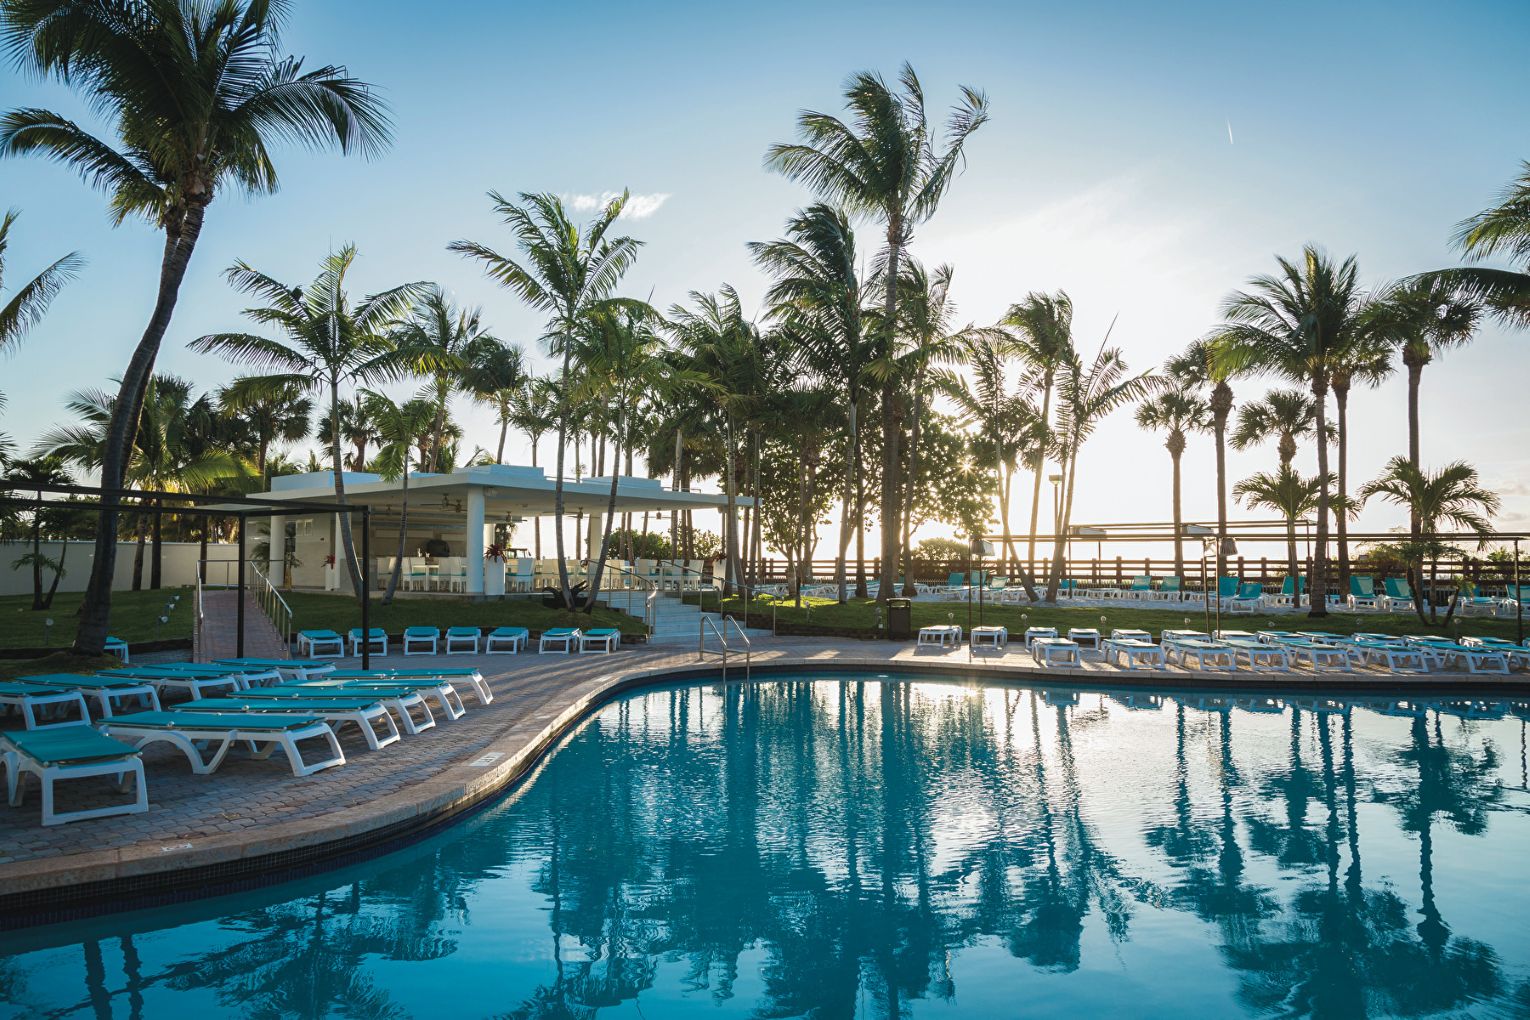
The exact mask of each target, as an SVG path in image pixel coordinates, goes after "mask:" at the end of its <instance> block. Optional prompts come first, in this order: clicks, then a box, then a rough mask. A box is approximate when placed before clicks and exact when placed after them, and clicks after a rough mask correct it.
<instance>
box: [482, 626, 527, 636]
mask: <svg viewBox="0 0 1530 1020" xmlns="http://www.w3.org/2000/svg"><path fill="white" fill-rule="evenodd" d="M529 633H531V632H530V631H528V630H527V629H526V628H525V627H495V628H494V629H493V630H492V631H490V632H489V636H490V637H519V636H520V635H522V634H529Z"/></svg>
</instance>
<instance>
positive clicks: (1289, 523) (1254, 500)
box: [1233, 464, 1322, 599]
mask: <svg viewBox="0 0 1530 1020" xmlns="http://www.w3.org/2000/svg"><path fill="white" fill-rule="evenodd" d="M1321 489H1322V481H1321V480H1320V479H1318V478H1316V477H1313V478H1303V477H1302V476H1301V475H1299V474H1297V473H1296V469H1295V468H1293V467H1291V465H1290V464H1281V465H1280V469H1279V470H1277V471H1275V472H1268V471H1261V472H1259V473H1258V474H1254V475H1250V476H1249V477H1248V478H1245V479H1243V481H1241V482H1239V483H1238V484H1237V485H1234V486H1233V496H1234V498H1236V499H1241V500H1243V505H1244V506H1247V507H1249V508H1250V509H1255V508H1259V509H1264V510H1273V511H1274V512H1275V513H1278V514H1280V516H1281V517H1282V518H1284V519H1285V522H1286V576H1288V577H1289V578H1291V591H1292V593H1293V595H1294V597H1295V598H1297V599H1300V598H1301V583H1300V581H1299V578H1300V577H1301V566H1300V564H1299V563H1298V561H1297V556H1296V522H1297V521H1299V520H1301V518H1303V517H1305V516H1306V515H1307V514H1310V513H1312V512H1313V511H1314V510H1316V509H1317V506H1318V499H1319V497H1320V496H1321Z"/></svg>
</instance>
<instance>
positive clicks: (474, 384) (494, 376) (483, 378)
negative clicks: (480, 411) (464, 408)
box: [466, 343, 529, 464]
mask: <svg viewBox="0 0 1530 1020" xmlns="http://www.w3.org/2000/svg"><path fill="white" fill-rule="evenodd" d="M476 353H477V357H476V358H475V359H474V360H473V363H472V364H471V365H469V367H468V371H467V376H466V382H467V391H468V393H469V394H471V395H472V397H473V399H474V400H475V401H477V402H478V403H480V404H483V405H485V406H486V407H490V408H492V409H493V410H494V420H495V421H497V422H498V423H499V443H498V445H497V446H495V448H494V463H496V464H503V463H504V462H505V437H506V436H507V435H508V434H509V432H510V426H511V425H513V424H514V423H515V412H516V407H517V401H519V399H520V395H521V393H522V392H524V391H525V389H526V384H527V382H528V381H529V378H528V376H527V374H526V352H525V351H523V350H521V348H520V347H518V346H516V345H515V344H507V343H496V344H485V345H484V346H483V348H482V349H481V350H479V351H478V352H476Z"/></svg>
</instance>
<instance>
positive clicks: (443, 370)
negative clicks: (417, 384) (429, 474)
mask: <svg viewBox="0 0 1530 1020" xmlns="http://www.w3.org/2000/svg"><path fill="white" fill-rule="evenodd" d="M482 316H483V313H482V312H481V311H480V310H479V309H476V308H473V309H458V308H457V307H456V306H454V305H453V304H452V303H451V300H450V299H449V298H447V296H446V294H445V292H443V291H442V290H441V288H440V287H431V288H430V289H429V290H428V291H427V292H426V294H425V296H424V297H423V298H421V299H420V301H419V303H418V304H416V305H415V306H414V308H413V309H412V310H411V312H410V314H409V318H407V319H405V320H404V321H403V322H401V323H399V324H398V326H397V327H396V328H395V329H394V331H393V342H394V344H395V345H396V346H397V348H398V351H399V355H400V357H402V358H404V359H406V360H407V361H408V362H409V363H410V369H411V370H412V371H413V372H414V374H416V375H422V376H426V377H428V378H429V379H430V380H431V385H432V388H433V390H434V394H435V396H434V399H435V407H436V413H435V418H434V419H433V422H432V425H431V429H430V455H429V457H428V458H427V459H426V461H425V463H424V464H423V465H421V469H422V470H424V471H439V470H440V469H441V443H442V441H443V438H444V437H443V435H442V428H443V427H444V426H445V424H446V404H447V401H448V400H450V399H451V395H452V394H453V393H455V392H457V391H459V390H465V389H470V388H471V381H472V380H471V378H470V377H471V375H472V373H473V372H474V371H475V370H477V369H478V368H479V366H480V365H482V364H483V362H485V361H486V360H487V359H489V358H492V357H495V356H496V354H495V352H496V351H502V350H504V344H502V343H501V342H500V341H499V340H497V339H496V338H495V337H493V336H492V335H490V333H489V331H488V329H487V328H486V327H485V326H484V325H483V321H482ZM378 406H381V405H378Z"/></svg>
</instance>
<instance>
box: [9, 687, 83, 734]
mask: <svg viewBox="0 0 1530 1020" xmlns="http://www.w3.org/2000/svg"><path fill="white" fill-rule="evenodd" d="M0 705H10V706H11V707H13V708H16V709H18V710H20V712H21V721H22V724H23V725H24V726H25V727H26V728H27V729H29V730H46V729H52V728H53V727H55V726H78V725H79V724H80V723H86V724H87V725H88V724H89V723H90V709H89V708H88V707H86V705H85V698H84V696H83V695H82V694H80V691H79V689H78V688H75V689H69V688H68V685H67V684H59V685H58V689H57V690H49V689H48V688H46V687H39V688H37V692H36V693H35V694H32V693H18V694H4V693H0ZM48 705H74V706H75V710H76V711H78V712H79V713H80V716H79V718H78V719H60V720H57V721H54V722H40V721H38V712H37V710H38V709H39V708H44V707H46V706H48Z"/></svg>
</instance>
